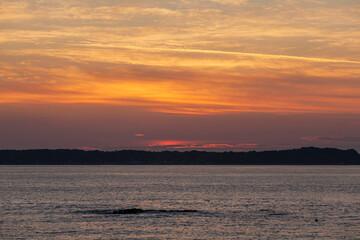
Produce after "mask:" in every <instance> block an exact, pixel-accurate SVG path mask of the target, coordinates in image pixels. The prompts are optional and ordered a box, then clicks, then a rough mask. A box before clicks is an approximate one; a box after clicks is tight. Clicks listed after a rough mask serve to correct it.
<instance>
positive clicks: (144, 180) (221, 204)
mask: <svg viewBox="0 0 360 240" xmlns="http://www.w3.org/2000/svg"><path fill="white" fill-rule="evenodd" d="M132 208H137V209H142V210H144V211H143V212H140V213H137V214H114V213H116V211H118V210H124V209H132ZM164 210H167V211H164ZM183 210H192V211H183ZM119 212H121V211H118V213H119ZM0 239H360V166H189V165H188V166H164V165H161V166H154V165H153V166H149V165H132V166H121V165H116V166H0Z"/></svg>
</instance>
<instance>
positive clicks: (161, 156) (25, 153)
mask: <svg viewBox="0 0 360 240" xmlns="http://www.w3.org/2000/svg"><path fill="white" fill-rule="evenodd" d="M0 165H360V155H359V153H358V152H356V151H355V150H353V149H350V150H340V149H336V148H316V147H304V148H299V149H291V150H279V151H276V150H275V151H261V152H256V151H250V152H206V151H186V152H178V151H162V152H151V151H137V150H121V151H109V152H107V151H98V150H95V151H84V150H74V149H56V150H49V149H39V150H0Z"/></svg>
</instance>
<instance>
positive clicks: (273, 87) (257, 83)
mask: <svg viewBox="0 0 360 240" xmlns="http://www.w3.org/2000/svg"><path fill="white" fill-rule="evenodd" d="M303 146H318V147H337V148H342V149H349V148H355V149H356V150H358V151H360V1H359V0H341V1H339V0H192V1H190V0H177V1H175V0H174V1H172V0H131V1H130V0H124V1H115V0H77V1H73V0H71V1H70V0H61V1H55V0H52V1H50V0H24V1H17V0H11V1H6V0H2V1H0V149H33V148H52V149H53V148H78V149H89V150H91V149H101V150H120V149H146V150H156V151H157V150H166V149H167V150H181V151H183V150H193V149H196V150H211V151H214V150H215V151H228V150H232V151H248V150H267V149H290V148H298V147H303Z"/></svg>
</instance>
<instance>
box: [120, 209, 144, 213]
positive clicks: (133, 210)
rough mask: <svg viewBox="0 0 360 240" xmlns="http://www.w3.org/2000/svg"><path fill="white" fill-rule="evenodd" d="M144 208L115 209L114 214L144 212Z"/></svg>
mask: <svg viewBox="0 0 360 240" xmlns="http://www.w3.org/2000/svg"><path fill="white" fill-rule="evenodd" d="M143 212H145V211H144V210H142V209H140V208H129V209H120V210H115V211H113V214H137V213H143Z"/></svg>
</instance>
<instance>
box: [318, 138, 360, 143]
mask: <svg viewBox="0 0 360 240" xmlns="http://www.w3.org/2000/svg"><path fill="white" fill-rule="evenodd" d="M317 139H318V140H320V141H329V142H354V143H355V142H360V137H318V138H317Z"/></svg>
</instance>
